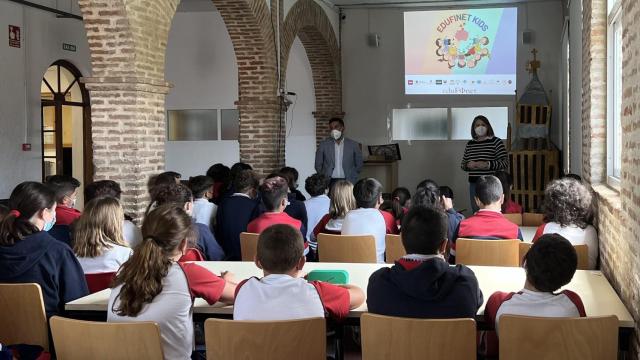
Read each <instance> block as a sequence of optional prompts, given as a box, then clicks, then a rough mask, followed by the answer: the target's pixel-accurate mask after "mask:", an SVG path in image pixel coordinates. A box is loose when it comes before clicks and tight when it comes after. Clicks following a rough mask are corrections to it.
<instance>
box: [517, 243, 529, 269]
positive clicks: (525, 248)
mask: <svg viewBox="0 0 640 360" xmlns="http://www.w3.org/2000/svg"><path fill="white" fill-rule="evenodd" d="M519 246H520V247H519V249H518V257H519V258H520V266H522V260H524V256H525V255H527V253H528V252H529V249H531V243H526V242H521V243H520V244H519Z"/></svg>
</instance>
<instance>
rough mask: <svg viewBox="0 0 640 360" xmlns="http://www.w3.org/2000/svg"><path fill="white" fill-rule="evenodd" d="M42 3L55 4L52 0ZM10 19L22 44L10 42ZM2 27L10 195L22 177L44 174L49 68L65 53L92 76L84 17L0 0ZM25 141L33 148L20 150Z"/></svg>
mask: <svg viewBox="0 0 640 360" xmlns="http://www.w3.org/2000/svg"><path fill="white" fill-rule="evenodd" d="M39 3H42V4H43V5H47V6H55V1H53V0H51V1H39ZM63 3H64V4H63ZM65 4H66V5H65ZM59 6H60V9H62V10H65V11H69V10H70V9H71V10H72V11H73V12H74V13H78V10H77V4H75V3H73V2H72V3H69V2H67V1H60V4H59ZM9 25H17V26H20V28H21V32H22V34H21V35H22V47H21V48H20V49H17V48H13V47H9V45H8V41H7V37H6V34H7V29H8V26H9ZM0 29H2V32H3V34H5V35H3V37H2V40H1V41H0V64H2V66H0V79H2V81H1V82H0V198H7V197H9V195H10V193H11V191H12V190H13V188H14V187H15V186H16V185H17V184H18V183H20V182H22V181H27V180H32V181H41V180H42V164H41V161H42V143H41V119H40V83H41V81H42V76H43V75H44V73H45V71H46V69H47V68H48V67H49V65H51V63H53V62H54V61H56V60H60V59H64V60H68V61H70V62H71V63H73V64H74V65H75V66H76V67H77V68H78V69H79V70H80V72H81V73H82V74H83V75H84V76H88V75H90V63H89V50H88V43H87V39H86V33H85V30H84V27H83V24H82V21H80V20H75V19H58V18H56V16H55V15H54V14H50V13H47V12H44V11H41V10H37V9H32V8H28V7H25V6H22V5H18V4H15V3H9V2H5V1H2V2H0ZM63 42H65V43H70V44H74V45H76V47H77V51H76V52H69V51H64V50H62V43H63ZM25 142H26V143H31V145H32V150H31V151H28V152H23V151H22V149H21V147H22V143H25ZM79 180H82V179H79Z"/></svg>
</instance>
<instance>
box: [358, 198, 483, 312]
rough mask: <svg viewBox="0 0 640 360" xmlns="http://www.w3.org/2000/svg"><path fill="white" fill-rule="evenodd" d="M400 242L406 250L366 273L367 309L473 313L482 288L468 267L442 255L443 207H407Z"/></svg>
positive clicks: (444, 216) (444, 221)
mask: <svg viewBox="0 0 640 360" xmlns="http://www.w3.org/2000/svg"><path fill="white" fill-rule="evenodd" d="M402 244H403V245H404V248H405V249H406V251H407V255H405V256H404V257H402V258H401V259H400V260H398V261H397V262H396V264H395V265H394V266H392V267H391V268H387V267H383V268H381V269H379V270H378V271H376V272H374V273H373V274H371V277H370V278H369V286H368V288H367V307H368V309H369V311H370V312H372V313H376V314H381V315H388V316H401V317H414V318H475V316H476V312H477V311H478V309H479V308H480V306H481V305H482V302H483V299H482V291H481V290H480V288H479V286H478V280H477V279H476V276H475V274H474V273H473V271H471V269H469V268H468V267H466V266H464V265H456V266H449V264H448V263H447V261H446V260H445V259H444V256H443V254H444V253H445V251H446V248H447V216H446V215H445V214H444V212H443V211H442V210H440V209H437V208H433V207H422V206H417V207H413V208H412V209H411V210H409V213H407V215H405V217H404V221H403V224H402Z"/></svg>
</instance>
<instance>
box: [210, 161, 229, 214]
mask: <svg viewBox="0 0 640 360" xmlns="http://www.w3.org/2000/svg"><path fill="white" fill-rule="evenodd" d="M207 176H208V177H210V178H211V179H212V180H213V193H212V194H211V202H212V203H214V204H216V205H220V201H222V195H223V194H224V193H226V192H227V190H228V189H229V186H230V185H231V169H229V167H228V166H226V165H224V164H221V163H217V164H213V165H211V167H210V168H209V169H208V170H207Z"/></svg>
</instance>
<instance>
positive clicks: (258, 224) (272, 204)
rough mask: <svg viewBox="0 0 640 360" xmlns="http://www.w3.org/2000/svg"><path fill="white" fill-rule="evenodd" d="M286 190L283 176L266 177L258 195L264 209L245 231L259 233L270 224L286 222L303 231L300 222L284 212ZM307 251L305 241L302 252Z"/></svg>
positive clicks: (307, 245) (305, 252) (306, 252)
mask: <svg viewBox="0 0 640 360" xmlns="http://www.w3.org/2000/svg"><path fill="white" fill-rule="evenodd" d="M288 191H289V188H288V185H287V180H286V179H285V178H283V177H280V176H276V177H271V178H269V179H266V180H265V181H264V182H263V183H262V185H260V196H261V198H262V204H263V205H264V208H265V210H266V211H265V212H264V213H262V215H260V216H258V217H257V218H255V219H253V220H252V221H251V222H250V223H249V225H247V231H248V232H250V233H256V234H260V233H261V232H263V231H264V230H265V229H266V228H268V227H269V226H271V225H274V224H287V225H291V226H293V227H294V228H295V229H298V230H299V231H300V233H302V232H303V231H304V228H303V227H302V222H301V221H300V220H298V219H294V218H292V217H291V216H289V215H288V214H287V213H285V212H284V209H285V207H287V201H288V200H287V194H288ZM308 253H309V244H308V243H307V242H306V241H305V243H304V254H305V255H307V254H308Z"/></svg>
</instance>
